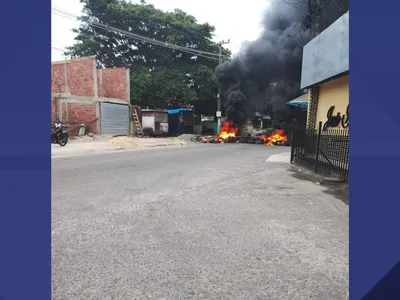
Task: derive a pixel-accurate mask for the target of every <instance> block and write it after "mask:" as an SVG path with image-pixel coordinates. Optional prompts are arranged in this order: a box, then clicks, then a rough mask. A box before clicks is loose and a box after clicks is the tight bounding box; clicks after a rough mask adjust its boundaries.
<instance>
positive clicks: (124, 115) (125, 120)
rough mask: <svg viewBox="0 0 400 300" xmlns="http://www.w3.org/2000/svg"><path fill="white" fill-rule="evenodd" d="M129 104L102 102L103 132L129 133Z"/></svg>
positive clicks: (101, 123)
mask: <svg viewBox="0 0 400 300" xmlns="http://www.w3.org/2000/svg"><path fill="white" fill-rule="evenodd" d="M129 123H130V118H129V106H128V105H125V104H116V103H106V102H102V103H100V131H101V134H112V135H125V134H126V135H129V128H130V126H129Z"/></svg>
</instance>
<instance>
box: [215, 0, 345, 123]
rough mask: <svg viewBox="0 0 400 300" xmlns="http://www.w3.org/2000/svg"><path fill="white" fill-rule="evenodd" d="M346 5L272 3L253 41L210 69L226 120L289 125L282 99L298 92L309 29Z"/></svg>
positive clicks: (308, 0)
mask: <svg viewBox="0 0 400 300" xmlns="http://www.w3.org/2000/svg"><path fill="white" fill-rule="evenodd" d="M271 2H272V1H271ZM348 6H349V2H348V0H289V1H288V0H285V1H280V2H278V1H274V2H272V3H271V4H270V6H269V7H268V8H267V10H266V11H265V14H264V18H263V21H262V27H263V30H262V32H261V34H260V36H259V38H258V39H257V40H255V41H253V42H248V43H247V44H246V45H244V46H243V47H242V50H241V51H240V53H239V54H238V55H237V56H236V57H234V58H233V60H232V61H230V62H225V63H223V64H221V65H219V66H217V68H216V70H215V73H216V77H217V85H218V89H219V94H220V97H221V102H222V105H223V108H224V110H225V115H226V116H227V117H228V119H230V120H232V121H234V122H235V123H236V124H238V125H241V124H242V123H243V122H245V121H248V120H251V119H252V118H253V117H254V114H255V112H260V113H265V114H269V115H271V116H272V119H273V120H274V123H275V125H277V124H280V125H281V126H282V125H284V124H285V123H287V122H288V121H291V119H292V117H294V115H293V114H292V113H293V110H291V109H290V108H289V107H288V105H286V101H288V100H291V99H293V98H295V97H297V96H300V95H301V94H302V93H303V91H301V90H300V79H301V63H302V53H303V46H304V45H305V44H306V43H307V42H309V41H310V40H311V30H314V29H315V30H317V31H320V32H321V31H323V30H324V29H326V28H327V27H329V26H330V25H331V24H332V23H333V22H334V21H336V20H337V19H338V18H339V17H340V16H342V15H343V14H344V13H345V12H346V11H347V10H348ZM243 26H245V25H243ZM315 30H314V32H315ZM332 46H333V47H334V46H335V45H332ZM278 126H279V125H278ZM278 126H277V127H278Z"/></svg>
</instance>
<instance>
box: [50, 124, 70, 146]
mask: <svg viewBox="0 0 400 300" xmlns="http://www.w3.org/2000/svg"><path fill="white" fill-rule="evenodd" d="M68 137H69V135H68V132H67V131H66V130H64V129H63V128H62V126H61V124H55V126H54V127H53V128H52V130H51V143H52V144H59V145H60V146H61V147H64V146H65V145H66V144H67V143H68Z"/></svg>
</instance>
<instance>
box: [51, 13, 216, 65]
mask: <svg viewBox="0 0 400 300" xmlns="http://www.w3.org/2000/svg"><path fill="white" fill-rule="evenodd" d="M52 10H53V13H54V14H56V15H59V16H61V17H65V18H69V19H74V20H79V18H78V17H77V16H76V15H73V14H70V13H68V12H66V11H63V10H59V9H52ZM88 23H89V25H90V26H93V27H97V28H100V29H105V30H109V31H115V32H117V33H119V34H121V35H125V36H128V37H131V38H132V39H136V40H139V41H142V42H147V43H150V44H154V45H158V46H162V47H165V48H170V49H174V50H180V51H182V52H186V53H189V54H194V55H197V56H201V57H205V58H208V59H214V60H218V58H216V57H215V58H214V57H210V56H207V55H212V56H219V54H216V53H212V52H207V51H202V50H198V49H194V48H190V47H182V46H178V45H174V44H169V43H168V42H162V41H158V40H156V39H151V38H148V37H145V36H142V35H139V34H135V33H132V32H128V31H125V30H122V29H119V28H116V27H113V26H109V25H106V24H103V23H99V22H96V21H88Z"/></svg>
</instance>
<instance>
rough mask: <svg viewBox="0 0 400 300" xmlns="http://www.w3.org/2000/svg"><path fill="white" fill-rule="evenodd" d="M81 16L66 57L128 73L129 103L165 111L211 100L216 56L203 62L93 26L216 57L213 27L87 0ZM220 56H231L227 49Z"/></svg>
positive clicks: (140, 7) (141, 6) (107, 0)
mask: <svg viewBox="0 0 400 300" xmlns="http://www.w3.org/2000/svg"><path fill="white" fill-rule="evenodd" d="M83 12H84V15H83V16H82V17H81V18H80V19H81V22H82V24H81V26H80V27H79V28H77V29H74V31H75V32H76V33H77V36H76V39H75V40H76V43H75V44H74V45H73V46H71V47H69V48H68V50H67V52H66V53H65V54H66V55H67V56H69V57H71V58H73V57H79V56H89V55H96V56H97V59H98V63H99V66H100V67H107V68H112V67H127V68H130V70H131V102H132V103H133V104H138V105H141V106H148V107H152V108H156V107H157V108H165V107H169V106H176V105H179V104H182V103H184V102H188V101H193V100H198V99H210V101H215V98H216V94H215V86H216V84H215V75H214V69H215V67H216V66H217V64H218V61H217V59H218V57H217V56H210V57H212V58H213V59H212V58H210V57H209V55H206V56H207V57H202V56H196V55H193V54H191V53H186V52H184V51H181V50H177V49H169V48H166V47H162V46H159V45H154V44H152V43H149V42H146V41H143V40H141V39H140V38H132V37H131V36H128V35H126V34H125V35H124V34H121V32H115V31H112V30H106V29H104V28H99V26H96V24H98V23H101V24H106V25H108V26H112V27H114V28H118V29H122V30H124V31H128V32H130V33H134V34H138V35H141V36H145V37H148V38H151V39H155V40H158V41H163V42H166V43H168V45H171V44H173V45H178V46H182V47H188V48H192V49H197V50H202V51H207V52H212V53H216V54H217V53H218V48H217V47H216V46H215V45H212V44H213V42H212V37H213V33H214V30H215V28H214V27H213V26H211V25H210V24H208V23H204V24H199V23H198V22H197V20H196V19H195V17H193V16H191V15H188V14H187V13H185V12H184V11H182V10H179V9H176V10H175V11H173V12H164V11H162V10H159V9H157V8H155V7H154V6H153V5H151V4H147V3H146V2H144V1H141V2H140V3H136V4H135V3H131V2H128V1H124V0H87V1H86V2H85V6H84V10H83ZM96 22H98V23H96ZM222 54H223V57H230V55H231V53H230V51H229V50H227V49H223V50H222Z"/></svg>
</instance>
